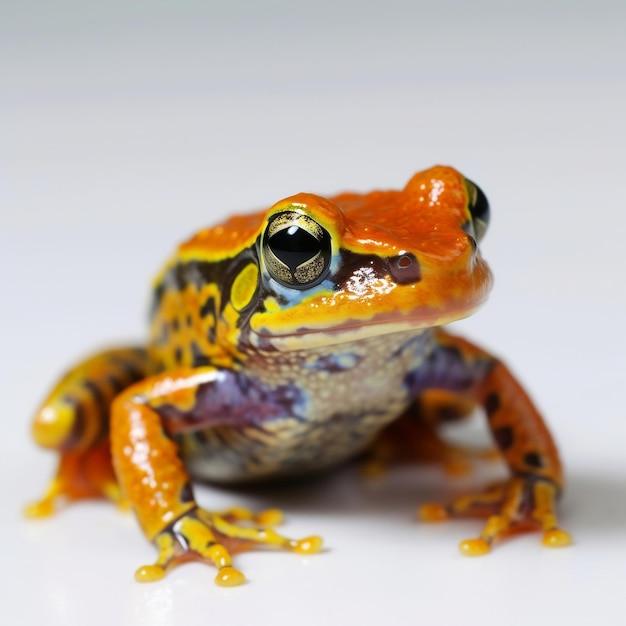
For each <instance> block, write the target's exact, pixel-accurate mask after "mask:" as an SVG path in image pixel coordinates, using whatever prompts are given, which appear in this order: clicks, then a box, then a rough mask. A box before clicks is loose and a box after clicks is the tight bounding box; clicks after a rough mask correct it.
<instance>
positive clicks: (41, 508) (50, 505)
mask: <svg viewBox="0 0 626 626" xmlns="http://www.w3.org/2000/svg"><path fill="white" fill-rule="evenodd" d="M54 512H55V506H54V499H53V498H42V499H41V500H37V501H36V502H30V503H29V504H27V505H26V506H25V507H24V516H25V517H28V518H30V519H41V518H42V517H49V516H50V515H52V514H53V513H54Z"/></svg>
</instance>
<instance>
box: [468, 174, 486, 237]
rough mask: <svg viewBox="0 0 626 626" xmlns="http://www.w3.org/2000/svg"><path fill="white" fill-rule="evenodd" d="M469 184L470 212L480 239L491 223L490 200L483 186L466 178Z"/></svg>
mask: <svg viewBox="0 0 626 626" xmlns="http://www.w3.org/2000/svg"><path fill="white" fill-rule="evenodd" d="M465 184H466V185H467V193H468V196H469V207H468V208H469V212H470V214H471V216H472V223H473V226H474V235H475V236H476V239H477V240H478V241H480V240H481V239H482V238H483V236H484V234H485V232H487V226H488V225H489V201H488V200H487V196H486V195H485V194H484V193H483V192H482V190H481V188H480V187H479V186H478V185H476V184H474V183H473V182H472V181H471V180H467V178H466V179H465Z"/></svg>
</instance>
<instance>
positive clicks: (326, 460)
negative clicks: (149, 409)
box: [178, 403, 405, 483]
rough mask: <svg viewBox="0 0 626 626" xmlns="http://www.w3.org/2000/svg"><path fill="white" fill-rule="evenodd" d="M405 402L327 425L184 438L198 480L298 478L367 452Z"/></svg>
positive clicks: (286, 423)
mask: <svg viewBox="0 0 626 626" xmlns="http://www.w3.org/2000/svg"><path fill="white" fill-rule="evenodd" d="M404 409H405V406H404V403H402V404H400V403H398V404H396V405H390V406H389V407H388V410H385V411H381V412H377V413H374V414H369V415H365V416H360V417H359V418H358V419H355V418H353V417H351V416H342V415H335V416H333V417H332V418H331V419H330V420H328V421H326V422H324V423H316V424H311V423H306V422H302V421H301V420H298V419H296V418H281V419H277V420H272V421H270V422H266V423H265V424H263V426H262V427H260V426H259V427H248V428H225V427H219V428H213V429H210V430H206V431H201V432H196V433H187V434H185V435H183V436H182V437H180V438H179V439H178V441H179V444H180V448H181V452H182V455H183V458H184V460H185V464H186V466H187V469H188V470H189V472H190V474H191V475H192V477H193V478H194V479H196V480H202V481H209V482H218V483H236V482H252V481H261V480H269V479H272V478H280V477H296V476H301V475H306V474H311V473H314V472H318V471H321V470H324V469H327V468H329V467H332V466H333V465H337V464H339V463H341V462H342V461H345V460H347V459H349V458H351V457H354V456H355V455H357V454H358V453H359V452H362V451H363V450H365V449H366V448H367V447H369V445H370V444H371V443H372V441H373V440H374V439H375V437H376V435H377V434H378V433H379V432H380V430H381V429H382V428H383V427H384V426H385V425H386V424H388V423H389V422H390V421H392V420H393V419H395V418H396V417H397V416H398V415H399V414H401V413H402V412H403V411H404Z"/></svg>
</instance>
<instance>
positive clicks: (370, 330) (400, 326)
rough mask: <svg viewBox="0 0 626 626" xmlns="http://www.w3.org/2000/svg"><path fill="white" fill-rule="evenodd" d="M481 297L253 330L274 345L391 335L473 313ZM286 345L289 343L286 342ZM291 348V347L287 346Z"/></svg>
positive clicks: (334, 341)
mask: <svg viewBox="0 0 626 626" xmlns="http://www.w3.org/2000/svg"><path fill="white" fill-rule="evenodd" d="M481 304H482V301H480V302H478V303H476V304H475V305H474V306H472V307H467V308H464V309H462V310H458V309H457V310H447V311H441V310H439V311H435V310H433V311H432V313H431V314H428V313H425V312H424V311H421V312H420V313H419V314H413V315H411V314H408V315H406V316H402V315H398V314H397V313H396V314H387V315H385V314H378V315H375V316H374V317H372V318H371V319H369V320H347V321H345V322H343V323H342V324H337V325H335V326H332V327H329V328H310V327H300V328H298V329H296V330H294V331H290V332H289V331H288V332H280V331H269V330H268V329H266V328H262V329H259V330H257V331H255V330H253V331H252V333H253V334H254V335H256V336H257V337H258V338H259V339H261V340H262V341H269V342H270V343H271V344H273V345H274V346H275V347H279V346H280V345H282V344H293V346H294V349H295V348H296V347H304V346H309V345H311V346H315V345H332V344H338V343H345V342H348V341H358V340H360V339H366V338H369V337H374V336H378V335H388V334H392V333H397V332H403V331H410V330H412V331H420V330H426V329H428V328H435V327H437V326H443V325H445V324H449V323H451V322H455V321H458V320H460V319H463V318H465V317H469V316H470V315H472V314H473V313H474V312H475V311H476V309H478V308H479V307H480V305H481ZM285 348H287V345H285ZM287 349H288V348H287Z"/></svg>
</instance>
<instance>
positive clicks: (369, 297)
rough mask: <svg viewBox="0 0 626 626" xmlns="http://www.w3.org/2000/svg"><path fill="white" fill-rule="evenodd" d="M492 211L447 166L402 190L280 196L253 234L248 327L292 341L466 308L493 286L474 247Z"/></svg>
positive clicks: (254, 338) (455, 314)
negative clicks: (254, 256)
mask: <svg viewBox="0 0 626 626" xmlns="http://www.w3.org/2000/svg"><path fill="white" fill-rule="evenodd" d="M488 218H489V206H488V203H487V199H486V197H485V196H484V194H483V193H482V191H480V189H479V188H478V187H477V186H476V185H474V184H473V183H472V182H470V181H469V180H467V179H465V178H464V177H463V176H462V175H461V174H459V173H458V172H457V171H456V170H454V169H452V168H449V167H442V166H437V167H433V168H431V169H429V170H426V171H424V172H420V173H418V174H416V175H415V176H414V177H413V178H412V179H411V180H410V181H409V183H408V184H407V186H406V187H405V188H404V189H403V190H402V191H374V192H371V193H369V194H365V195H360V194H350V193H346V194H341V195H339V196H336V197H334V198H331V199H326V198H322V197H320V196H316V195H311V194H298V195H295V196H292V197H289V198H286V199H284V200H281V201H280V202H278V203H277V204H275V205H274V206H273V207H271V208H270V209H269V210H268V211H267V212H266V213H265V216H264V219H263V224H262V227H261V232H260V236H259V237H258V238H257V241H256V251H257V254H258V260H259V267H258V273H257V272H254V274H255V276H254V278H253V280H254V281H255V282H257V281H258V284H257V290H256V297H255V298H254V300H255V301H256V305H255V306H254V307H252V308H253V309H254V310H253V311H252V310H251V311H250V313H251V314H250V316H249V317H248V318H247V323H246V326H247V330H248V331H249V332H248V333H246V334H247V335H248V337H249V340H250V341H251V342H252V343H253V344H256V345H258V346H259V347H260V346H266V347H270V346H271V347H273V348H274V349H278V350H295V349H300V348H304V347H313V346H320V345H325V344H326V345H327V344H333V343H341V342H344V341H353V340H358V339H361V338H366V337H371V336H373V335H379V334H385V333H391V332H397V331H402V330H407V329H421V328H426V327H432V326H439V325H441V324H446V323H448V322H451V321H454V320H457V319H460V318H463V317H466V316H467V315H470V314H471V313H472V312H473V311H474V310H475V309H476V308H477V307H478V306H479V305H480V304H481V303H482V302H483V301H484V300H485V298H486V297H487V294H488V292H489V289H490V287H491V274H490V272H489V269H488V267H487V265H486V264H485V262H484V261H483V259H482V258H481V256H480V254H479V251H478V247H477V242H478V241H479V240H480V239H481V237H482V236H483V235H484V233H485V230H486V228H487V223H488ZM250 278H251V279H252V276H251V277H250ZM248 282H250V281H248Z"/></svg>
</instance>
